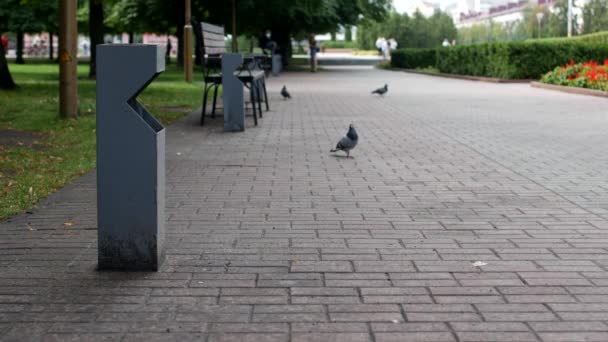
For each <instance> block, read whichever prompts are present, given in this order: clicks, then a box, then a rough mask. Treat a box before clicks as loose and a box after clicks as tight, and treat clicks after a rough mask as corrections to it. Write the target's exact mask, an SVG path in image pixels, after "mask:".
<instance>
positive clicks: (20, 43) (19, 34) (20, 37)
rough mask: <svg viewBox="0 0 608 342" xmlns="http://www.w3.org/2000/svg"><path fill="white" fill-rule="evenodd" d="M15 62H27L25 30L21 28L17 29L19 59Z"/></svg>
mask: <svg viewBox="0 0 608 342" xmlns="http://www.w3.org/2000/svg"><path fill="white" fill-rule="evenodd" d="M15 63H17V64H25V60H23V31H21V30H17V59H16V60H15Z"/></svg>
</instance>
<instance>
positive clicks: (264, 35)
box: [258, 30, 278, 56]
mask: <svg viewBox="0 0 608 342" xmlns="http://www.w3.org/2000/svg"><path fill="white" fill-rule="evenodd" d="M258 45H259V46H260V49H262V52H263V53H264V54H266V55H268V54H270V56H274V55H275V54H276V50H277V46H278V44H277V42H275V41H274V40H272V34H271V33H270V30H267V31H262V32H261V33H260V35H259V36H258ZM266 51H268V52H266Z"/></svg>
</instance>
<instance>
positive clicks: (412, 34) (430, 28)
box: [357, 10, 457, 50]
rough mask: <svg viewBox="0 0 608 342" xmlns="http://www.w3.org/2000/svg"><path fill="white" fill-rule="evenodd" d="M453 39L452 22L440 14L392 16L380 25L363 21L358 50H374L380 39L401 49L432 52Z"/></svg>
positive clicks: (455, 33) (447, 16)
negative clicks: (394, 42)
mask: <svg viewBox="0 0 608 342" xmlns="http://www.w3.org/2000/svg"><path fill="white" fill-rule="evenodd" d="M456 35H457V30H456V27H455V26H454V22H453V20H452V18H451V17H450V16H449V15H447V14H446V13H444V12H442V11H440V10H437V11H435V13H434V14H433V15H432V16H430V17H429V18H426V17H425V16H424V15H422V14H421V13H420V12H416V13H414V15H413V16H412V17H410V16H409V15H407V13H404V14H399V13H397V12H392V13H390V14H389V15H388V16H387V17H386V18H385V19H384V20H382V21H372V20H364V21H363V22H362V23H361V25H359V26H358V28H357V42H358V44H359V48H361V49H366V50H371V49H375V48H376V39H378V38H379V37H385V38H394V39H395V40H396V41H397V43H398V46H399V47H400V48H433V47H437V46H441V43H442V42H443V39H445V38H447V39H448V40H449V41H452V40H453V39H456Z"/></svg>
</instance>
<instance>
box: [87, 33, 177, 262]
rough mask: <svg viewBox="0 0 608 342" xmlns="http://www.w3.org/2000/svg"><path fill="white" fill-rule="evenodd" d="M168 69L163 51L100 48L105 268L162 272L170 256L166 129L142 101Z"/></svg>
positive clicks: (99, 139)
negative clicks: (166, 243) (167, 244)
mask: <svg viewBox="0 0 608 342" xmlns="http://www.w3.org/2000/svg"><path fill="white" fill-rule="evenodd" d="M164 70H165V53H164V47H161V46H157V45H139V44H138V45H99V46H97V221H98V249H99V259H98V262H99V268H100V269H125V270H157V269H158V268H159V267H160V264H161V263H162V260H163V257H164V252H163V242H164V239H165V227H164V226H165V216H164V210H165V129H164V127H163V126H162V125H161V124H160V123H159V122H158V121H157V120H156V119H155V118H154V117H153V116H152V115H151V114H150V113H149V112H148V111H147V110H146V109H145V108H144V107H143V106H142V105H141V104H140V103H139V102H137V99H136V97H137V95H139V93H140V92H142V91H143V90H144V89H145V88H146V86H147V85H148V84H150V82H152V80H154V78H155V77H156V76H157V75H158V74H160V73H161V72H163V71H164Z"/></svg>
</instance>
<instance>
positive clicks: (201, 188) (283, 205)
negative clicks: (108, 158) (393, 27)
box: [0, 69, 608, 342]
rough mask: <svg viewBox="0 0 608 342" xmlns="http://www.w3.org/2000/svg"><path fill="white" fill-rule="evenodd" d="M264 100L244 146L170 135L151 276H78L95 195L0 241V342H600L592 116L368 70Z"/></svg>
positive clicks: (88, 186) (604, 278)
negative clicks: (161, 231)
mask: <svg viewBox="0 0 608 342" xmlns="http://www.w3.org/2000/svg"><path fill="white" fill-rule="evenodd" d="M384 82H387V83H388V84H389V95H388V96H387V97H385V98H374V97H372V96H371V95H370V94H369V92H370V90H371V89H374V88H376V87H379V86H381V85H383V84H384ZM283 84H287V86H288V88H289V90H290V91H291V93H292V95H293V100H291V101H282V100H280V99H279V98H278V90H279V89H280V87H281V86H282V85H283ZM270 92H271V93H272V94H273V95H272V106H273V111H272V112H270V113H268V114H265V116H264V118H263V119H262V120H261V124H260V126H259V127H253V126H252V125H251V123H250V126H251V127H249V128H248V129H247V131H246V132H244V133H238V134H225V133H221V129H220V126H219V120H216V123H215V125H212V126H209V127H205V128H201V127H198V126H196V125H195V122H196V120H197V117H190V118H189V119H187V120H184V121H182V122H180V123H178V124H176V125H174V126H172V127H171V128H169V131H168V136H167V142H168V146H167V153H168V156H167V165H168V174H167V182H168V185H167V196H168V199H167V206H168V208H167V218H168V226H167V228H168V245H167V247H168V256H167V260H166V262H165V264H164V266H163V268H162V270H161V272H158V273H121V272H97V271H95V266H96V240H95V238H96V221H95V188H94V175H88V176H85V177H83V178H81V179H79V180H78V181H76V182H75V183H73V184H71V185H69V186H68V187H66V188H65V189H64V190H62V191H60V192H59V193H57V194H56V195H54V196H52V198H50V199H49V200H48V201H47V202H45V203H44V205H42V206H41V208H40V209H37V210H35V211H34V212H33V213H32V214H27V215H22V216H19V217H16V218H14V219H12V220H11V221H10V222H5V223H3V224H1V225H0V234H1V237H0V246H1V248H0V331H1V336H2V340H6V341H10V340H17V341H26V340H41V339H43V340H51V341H52V340H57V341H70V340H78V341H80V340H103V339H107V340H125V341H132V340H135V341H137V340H145V341H156V340H169V341H188V340H194V341H206V342H219V341H271V342H275V341H277V342H280V341H291V342H302V341H348V342H358V341H376V342H387V341H399V342H401V341H541V340H542V341H579V340H581V341H582V340H585V341H608V325H607V324H606V323H607V322H608V271H607V270H608V249H607V247H608V231H607V230H606V229H608V220H607V219H608V185H607V184H608V183H607V182H606V181H607V180H608V168H606V165H607V164H608V160H607V159H608V155H607V154H606V146H608V135H607V134H606V132H608V112H607V111H606V105H607V102H606V100H605V99H600V98H592V97H585V96H577V95H566V94H561V93H555V92H550V91H545V90H539V89H533V88H530V87H529V86H527V85H518V84H516V85H498V84H487V83H476V82H469V81H460V80H451V79H442V78H432V77H426V76H419V75H409V74H404V73H399V72H387V71H380V70H371V69H353V70H350V71H347V70H345V69H335V70H333V71H328V72H323V73H317V74H309V73H294V74H290V75H284V76H281V77H280V78H273V79H272V80H271V81H270ZM351 121H353V122H354V123H355V125H356V126H357V128H358V131H359V135H360V137H361V139H360V143H359V147H357V149H356V150H355V151H354V156H355V159H350V160H348V159H345V158H341V157H336V156H333V155H331V154H330V153H328V151H329V149H330V148H331V147H332V146H333V145H334V144H335V142H336V141H337V139H338V138H340V137H341V136H342V135H343V134H344V133H345V131H346V128H347V126H348V124H349V123H350V122H351ZM65 222H71V223H73V225H71V226H70V225H69V224H68V225H65V224H64V223H65ZM477 262H482V263H478V264H475V263H477ZM475 265H478V266H475ZM42 337H44V338H42Z"/></svg>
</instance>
